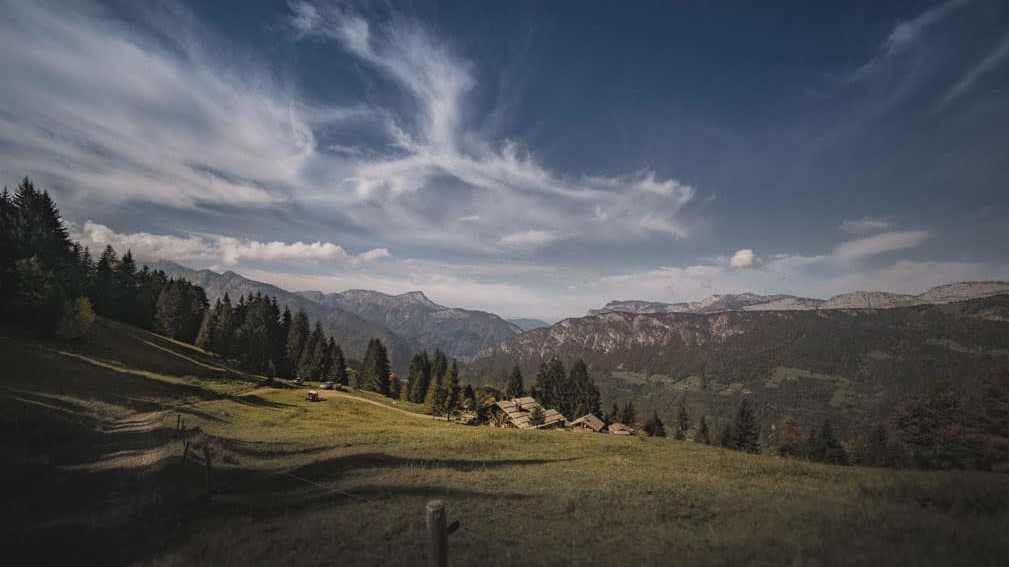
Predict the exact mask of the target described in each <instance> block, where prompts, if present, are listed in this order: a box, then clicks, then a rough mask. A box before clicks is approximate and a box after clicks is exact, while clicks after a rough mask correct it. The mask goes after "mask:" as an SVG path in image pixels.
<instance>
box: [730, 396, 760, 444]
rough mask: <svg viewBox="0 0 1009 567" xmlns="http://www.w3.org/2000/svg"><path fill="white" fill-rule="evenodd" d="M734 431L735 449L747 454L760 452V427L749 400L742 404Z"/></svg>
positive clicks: (733, 427)
mask: <svg viewBox="0 0 1009 567" xmlns="http://www.w3.org/2000/svg"><path fill="white" fill-rule="evenodd" d="M732 430H733V432H734V434H735V443H734V445H735V446H734V448H735V449H737V450H739V451H746V452H747V453H757V452H759V451H760V427H759V426H757V416H756V415H755V414H754V413H753V407H752V406H751V405H750V400H749V399H747V398H743V401H742V402H740V404H739V411H738V412H737V413H736V421H735V422H734V423H733V424H732Z"/></svg>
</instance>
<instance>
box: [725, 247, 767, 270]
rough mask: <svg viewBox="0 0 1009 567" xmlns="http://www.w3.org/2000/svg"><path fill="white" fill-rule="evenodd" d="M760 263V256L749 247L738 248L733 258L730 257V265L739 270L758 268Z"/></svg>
mask: <svg viewBox="0 0 1009 567" xmlns="http://www.w3.org/2000/svg"><path fill="white" fill-rule="evenodd" d="M760 263H761V260H760V258H759V257H758V256H757V255H756V254H755V253H754V252H753V250H751V249H749V248H744V249H742V250H737V251H736V253H735V254H733V255H732V258H729V266H730V267H732V268H735V269H737V270H742V269H746V268H756V267H757V266H759V265H760Z"/></svg>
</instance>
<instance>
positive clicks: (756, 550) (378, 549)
mask: <svg viewBox="0 0 1009 567" xmlns="http://www.w3.org/2000/svg"><path fill="white" fill-rule="evenodd" d="M0 336H2V337H3V338H2V340H0V373H2V375H3V379H2V381H0V419H2V425H3V427H2V437H0V441H2V447H0V448H2V449H3V451H4V452H5V453H6V454H7V455H8V457H7V458H5V462H6V463H7V466H5V467H3V473H0V474H2V475H3V476H2V477H0V480H3V482H2V486H3V488H2V490H3V491H4V498H5V503H6V505H5V511H4V525H3V526H2V527H0V528H2V530H3V531H2V533H3V534H4V537H5V539H7V540H8V541H7V542H5V544H4V545H5V547H7V548H8V549H9V551H8V557H11V555H10V554H11V553H14V554H16V555H13V557H17V558H18V561H15V562H14V563H8V564H18V565H21V564H23V565H32V564H102V565H113V564H141V565H251V564H282V565H320V566H321V565H418V564H424V562H425V558H424V506H425V504H426V503H427V502H428V501H429V500H431V499H435V498H440V499H442V500H444V501H445V504H446V508H447V510H448V515H449V521H450V522H451V521H454V520H459V522H460V528H459V530H458V531H457V532H456V533H454V534H453V535H451V536H450V537H449V549H450V563H451V564H454V565H573V564H583V565H584V564H588V565H672V564H682V565H738V564H751V565H752V564H757V565H782V564H789V565H881V564H886V565H924V564H934V565H986V564H991V565H996V564H1004V561H1005V557H1006V556H1007V553H1009V538H1007V537H1006V536H1005V534H1007V533H1009V476H1006V475H998V474H984V473H955V472H953V473H922V472H913V471H906V472H905V471H885V470H873V469H862V468H845V467H831V466H826V465H818V464H810V463H804V462H799V461H793V460H785V459H780V458H776V457H771V456H765V455H758V456H753V455H744V454H740V453H736V452H731V451H726V450H722V449H718V448H714V447H707V446H700V445H695V444H692V443H686V442H676V441H673V440H669V439H658V438H642V437H620V436H608V435H595V434H584V433H573V432H566V431H515V430H501V429H494V428H490V427H466V426H461V425H457V424H453V423H447V422H445V421H440V420H434V419H431V418H428V417H423V416H418V415H413V414H409V413H404V412H399V411H392V410H390V409H389V408H388V407H383V406H382V405H381V404H384V403H385V402H384V401H382V400H381V399H380V398H378V397H375V396H370V395H363V396H362V397H363V398H365V399H370V400H371V401H378V402H379V405H375V404H373V403H368V402H366V401H363V400H362V399H358V398H357V397H356V396H358V395H359V394H358V393H352V395H347V394H342V393H333V394H329V393H327V398H326V399H325V400H324V401H322V402H318V403H308V402H306V401H304V391H302V390H297V389H292V388H288V387H285V384H284V383H283V381H280V382H276V383H271V382H269V381H267V380H266V379H265V378H262V377H257V376H247V375H244V374H241V373H239V372H236V371H234V370H231V369H230V368H228V367H227V366H226V365H225V364H223V363H222V362H220V361H219V360H217V359H215V358H213V357H211V356H209V355H207V354H205V353H203V352H201V351H199V350H198V349H195V348H193V347H190V346H187V345H183V344H180V343H174V342H172V341H169V340H167V339H164V338H162V337H158V336H156V335H152V334H150V333H147V332H144V331H140V330H137V329H134V328H132V327H128V326H125V325H121V324H117V323H112V322H109V321H105V320H100V321H99V329H98V334H97V337H96V338H95V340H94V341H92V342H91V343H89V344H86V345H67V344H61V343H56V342H45V341H37V340H33V339H30V338H27V337H24V336H21V335H19V334H18V333H17V332H16V331H14V330H10V329H2V328H0ZM396 407H397V408H398V409H404V410H407V411H410V410H416V409H418V408H417V407H416V406H414V405H412V404H404V403H402V402H400V403H398V404H396ZM179 415H181V416H182V419H184V420H185V425H186V428H187V430H188V431H187V432H186V433H185V435H184V439H186V440H188V441H189V442H190V443H191V446H192V447H193V448H194V450H193V451H192V454H193V457H192V458H191V460H190V463H189V464H187V465H182V464H181V455H182V444H183V438H180V436H179V434H178V433H177V432H176V431H175V429H176V423H177V419H178V416H179ZM203 446H207V447H208V448H209V451H210V454H211V458H212V461H213V464H214V476H213V484H214V489H215V496H214V499H213V501H212V502H211V503H207V502H206V501H205V500H204V499H203V494H204V490H205V486H204V482H205V477H204V469H203V468H202V467H203V465H202V464H201V459H202V447H203Z"/></svg>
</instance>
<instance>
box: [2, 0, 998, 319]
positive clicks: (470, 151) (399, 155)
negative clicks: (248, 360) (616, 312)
mask: <svg viewBox="0 0 1009 567" xmlns="http://www.w3.org/2000/svg"><path fill="white" fill-rule="evenodd" d="M0 11H2V14H3V17H2V18H0V76H2V77H3V87H2V88H0V182H2V183H4V184H6V185H8V186H10V187H13V186H15V185H16V184H17V183H18V182H19V180H20V179H21V178H22V177H24V176H26V175H27V176H30V177H31V178H32V179H33V180H34V181H35V182H36V183H37V184H40V185H42V186H43V187H45V188H47V189H48V190H49V191H50V192H51V193H52V194H53V196H54V197H55V199H56V201H57V204H58V206H59V207H60V209H61V213H62V215H63V217H64V220H65V222H66V223H67V226H68V227H69V228H70V230H71V233H72V234H73V236H74V237H75V238H77V239H79V240H80V241H82V242H83V243H85V244H87V245H88V246H90V247H91V248H92V249H100V248H103V247H104V246H105V245H107V244H111V245H112V246H114V247H115V248H116V249H117V251H119V252H120V253H122V252H125V250H126V249H131V250H132V251H133V253H134V255H135V256H137V257H138V258H140V259H142V260H147V261H155V260H159V259H165V260H172V261H176V262H179V263H181V264H184V265H187V266H191V267H195V268H211V269H215V270H218V271H224V270H232V271H235V272H238V273H240V274H243V275H245V276H247V277H250V278H253V279H258V280H262V281H267V282H270V283H273V284H276V285H279V286H281V287H283V288H286V289H289V290H308V289H318V290H322V291H327V292H331V291H342V290H346V289H352V288H364V289H375V290H379V291H384V292H387V293H401V292H406V291H411V290H418V289H419V290H422V291H424V292H425V293H426V294H427V295H428V296H429V297H431V298H432V299H433V300H435V301H437V302H439V303H442V304H445V305H449V306H453V307H465V308H471V309H483V310H488V311H492V312H495V313H498V314H501V315H503V316H512V317H518V316H525V317H538V318H543V319H546V320H548V321H553V320H557V319H560V318H563V317H569V316H579V315H582V314H584V313H585V312H586V311H587V310H588V309H590V308H594V307H599V306H601V305H603V304H604V303H606V302H607V301H609V300H615V299H645V300H654V301H668V302H676V301H694V300H699V299H702V298H704V297H706V296H709V295H712V294H716V293H740V292H747V291H750V292H756V293H791V294H796V295H802V296H807V297H830V296H831V295H835V294H839V293H844V292H849V291H854V290H879V291H892V292H903V293H920V292H923V291H925V290H927V289H928V288H930V287H932V286H935V285H939V284H944V283H950V282H956V281H965V280H991V279H1003V280H1009V249H1007V247H1006V245H1005V243H1006V242H1009V223H1007V222H1005V220H1004V219H1006V218H1009V3H1007V2H1005V1H1004V0H945V1H938V2H915V1H901V2H877V1H859V0H846V1H838V2H798V1H797V2H759V3H757V2H744V1H738V0H736V1H718V0H716V1H704V2H702V1H699V0H698V1H684V2H646V1H640V2H632V3H628V2H621V3H618V2H589V1H586V2H562V1H558V2H535V3H534V2H519V1H508V2H506V1H491V0H484V1H477V2H473V1H459V2H436V3H434V2H430V3H429V2H419V1H417V2H409V3H398V2H389V3H384V2H354V1H314V0H290V1H288V2H273V1H271V2H268V1H263V0H247V1H243V2H231V3H229V2H193V3H185V2H153V1H152V2H127V1H121V2H117V1H108V2H98V1H92V0H76V1H73V2H55V1H46V0H41V1H39V2H23V1H14V0H0Z"/></svg>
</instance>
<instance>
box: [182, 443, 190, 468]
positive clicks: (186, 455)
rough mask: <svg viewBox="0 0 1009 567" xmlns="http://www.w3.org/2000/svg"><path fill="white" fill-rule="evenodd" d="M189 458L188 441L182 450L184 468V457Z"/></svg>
mask: <svg viewBox="0 0 1009 567" xmlns="http://www.w3.org/2000/svg"><path fill="white" fill-rule="evenodd" d="M188 456H189V441H186V445H185V447H184V448H183V449H182V466H183V467H185V466H186V457H188Z"/></svg>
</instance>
